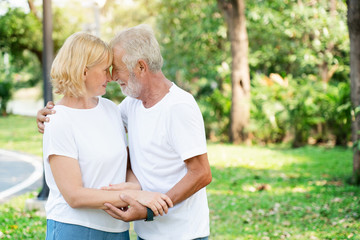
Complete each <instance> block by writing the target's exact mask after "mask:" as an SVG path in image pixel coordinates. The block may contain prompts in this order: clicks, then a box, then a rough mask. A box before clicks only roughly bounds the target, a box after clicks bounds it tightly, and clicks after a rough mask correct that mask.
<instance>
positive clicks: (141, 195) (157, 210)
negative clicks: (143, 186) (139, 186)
mask: <svg viewBox="0 0 360 240" xmlns="http://www.w3.org/2000/svg"><path fill="white" fill-rule="evenodd" d="M126 193H127V194H129V196H131V197H133V198H134V199H135V200H137V201H138V202H139V203H141V204H142V205H144V206H146V207H148V208H150V209H151V210H152V211H153V212H154V215H155V216H158V215H161V216H162V215H164V213H168V209H169V207H173V206H174V205H173V203H172V201H171V199H170V198H169V197H168V196H167V195H165V194H163V193H158V192H149V191H126Z"/></svg>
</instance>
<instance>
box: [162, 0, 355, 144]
mask: <svg viewBox="0 0 360 240" xmlns="http://www.w3.org/2000/svg"><path fill="white" fill-rule="evenodd" d="M246 3H247V5H246V15H247V29H248V36H249V47H250V52H249V64H250V71H251V72H250V73H251V76H252V81H253V83H252V90H251V91H252V101H253V102H252V105H253V107H252V108H253V110H252V113H251V119H252V123H251V125H250V126H249V131H250V132H251V133H252V134H253V136H254V137H255V139H256V140H258V141H263V142H280V141H282V140H284V139H289V138H290V139H293V140H294V146H301V145H303V144H305V143H307V141H308V139H309V138H314V139H315V140H316V141H317V142H321V141H329V140H333V141H336V144H341V145H346V144H347V142H348V140H349V135H350V119H349V116H350V115H347V114H348V113H349V110H350V98H349V97H348V96H349V95H347V94H349V91H348V90H349V81H348V79H349V77H348V76H349V38H348V33H347V27H346V4H345V3H344V2H342V1H337V4H336V9H334V10H331V9H330V4H329V2H328V1H325V0H321V1H317V2H316V4H315V3H314V2H313V1H290V0H286V1H282V0H281V1H280V0H273V1H265V0H257V1H247V2H246ZM159 9H160V13H159V17H158V18H157V27H158V32H160V33H161V35H160V37H159V39H160V41H161V45H162V46H163V55H164V59H165V65H164V72H165V73H166V75H167V76H168V77H169V78H171V79H174V80H175V82H176V83H177V84H178V85H179V86H181V87H183V88H184V89H186V90H188V91H189V92H191V93H192V94H193V95H194V96H195V97H196V99H197V101H198V103H199V105H200V108H201V110H202V113H203V115H204V119H205V125H206V130H207V134H208V137H209V138H210V139H213V140H221V141H224V140H225V141H226V140H227V139H228V138H227V134H228V129H229V116H230V105H231V85H230V73H231V72H230V69H229V65H230V61H231V59H230V58H231V55H230V46H229V42H228V40H227V30H226V26H225V22H224V19H223V16H221V13H220V12H219V9H218V6H217V4H216V2H215V1H191V2H187V1H185V2H184V1H180V0H177V1H160V4H159ZM271 73H277V74H280V77H282V78H284V77H287V78H289V79H290V80H289V81H290V86H289V87H288V88H282V87H281V86H276V85H274V86H271V88H265V87H262V86H261V84H260V85H259V84H258V83H257V82H258V80H257V79H258V78H259V75H261V76H263V75H265V76H269V75H270V74H271ZM322 82H324V84H323V83H322ZM324 92H325V93H324ZM336 101H337V102H336Z"/></svg>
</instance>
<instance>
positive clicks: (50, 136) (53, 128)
mask: <svg viewBox="0 0 360 240" xmlns="http://www.w3.org/2000/svg"><path fill="white" fill-rule="evenodd" d="M56 114H59V115H58V116H56V115H53V117H52V116H50V122H49V123H45V132H44V136H43V154H44V159H46V160H47V161H49V156H50V155H61V156H66V157H71V158H74V159H78V151H77V146H76V142H75V139H74V135H73V132H72V128H71V125H70V124H69V123H67V122H66V121H65V120H64V119H63V118H61V116H60V114H61V113H56Z"/></svg>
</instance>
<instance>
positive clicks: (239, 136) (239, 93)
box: [218, 0, 250, 143]
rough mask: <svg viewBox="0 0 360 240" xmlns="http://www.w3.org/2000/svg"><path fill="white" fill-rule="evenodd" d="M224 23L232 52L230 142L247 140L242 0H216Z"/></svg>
mask: <svg viewBox="0 0 360 240" xmlns="http://www.w3.org/2000/svg"><path fill="white" fill-rule="evenodd" d="M218 5H219V7H220V9H221V10H222V11H223V13H224V16H225V20H226V22H227V26H228V33H229V38H230V43H231V55H232V64H231V67H232V72H231V81H232V99H231V101H232V105H231V120H230V131H231V132H230V141H232V142H233V143H240V142H243V141H245V140H247V138H248V136H247V134H246V131H245V128H246V127H247V126H248V125H249V119H250V73H249V63H248V48H249V43H248V35H247V30H246V17H245V0H218Z"/></svg>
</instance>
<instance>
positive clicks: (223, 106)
mask: <svg viewBox="0 0 360 240" xmlns="http://www.w3.org/2000/svg"><path fill="white" fill-rule="evenodd" d="M43 2H46V3H49V2H50V0H43V1H42V0H27V1H26V0H0V109H1V112H0V148H1V149H6V150H9V151H16V152H18V153H26V154H31V155H34V156H37V157H40V156H41V155H42V147H41V145H42V135H41V134H39V133H38V132H37V127H36V124H35V117H34V116H35V115H36V113H37V111H38V110H39V109H41V108H42V107H43V105H44V102H46V100H44V98H43V96H46V94H44V93H47V92H48V91H44V88H45V89H46V86H45V87H44V79H43V78H44V77H43V76H44V74H43V67H44V66H46V65H50V64H51V58H50V61H48V60H46V61H45V63H44V60H43V59H44V58H43V55H46V54H45V53H49V52H48V51H44V46H43V35H46V34H43V19H48V18H46V17H43ZM346 2H348V3H349V6H352V7H350V8H349V9H348V6H347V3H346ZM44 9H46V7H44ZM50 10H51V14H52V18H50V19H52V29H53V31H52V34H51V35H50V36H52V42H53V53H54V54H53V56H55V54H56V52H57V51H58V50H59V48H60V47H61V46H62V44H63V42H64V40H65V39H66V38H67V37H68V36H70V35H71V34H72V33H74V32H77V31H86V32H90V33H92V34H95V35H97V36H100V37H101V38H102V39H103V40H105V41H110V40H111V38H112V37H113V36H114V35H115V34H116V32H118V31H120V30H122V29H123V28H126V27H132V26H135V25H138V24H141V23H146V24H149V25H151V26H152V27H153V29H154V31H155V34H156V37H157V39H158V41H159V43H160V45H161V51H162V55H163V57H164V66H163V72H164V73H165V75H166V77H167V78H168V79H170V80H171V81H174V82H175V83H176V84H177V85H178V86H180V87H182V88H183V89H185V90H186V91H188V92H190V93H191V94H193V96H194V97H195V99H196V100H197V103H198V104H199V106H200V110H201V111H202V114H203V117H204V121H205V128H206V134H207V139H208V155H209V162H210V165H211V171H212V175H213V180H212V183H211V184H210V185H208V186H207V195H208V200H209V208H210V228H211V239H219V240H232V239H236V240H238V239H261V240H270V239H298V240H304V239H311V240H317V239H318V240H320V239H329V240H330V239H360V221H359V220H360V188H359V185H358V184H359V183H360V157H359V156H360V152H359V149H360V141H359V140H357V139H360V131H358V130H360V115H359V112H360V107H359V105H360V91H359V90H358V89H359V88H360V87H359V85H360V76H359V74H360V73H357V72H356V71H352V74H351V77H350V65H351V69H352V70H353V69H355V68H356V67H358V66H360V64H359V62H360V27H359V26H360V2H359V0H348V1H345V0H191V1H190V0H171V1H169V0H151V1H150V0H87V1H80V0H71V1H70V0H52V1H51V8H50ZM348 10H350V11H348ZM348 12H349V16H348V15H347V14H348ZM45 23H49V22H47V21H45ZM349 32H350V33H349ZM44 33H45V31H44ZM349 34H350V35H351V34H352V36H353V37H352V38H351V40H352V41H351V43H352V44H351V46H352V49H351V50H350V38H349ZM45 49H46V48H45ZM350 56H351V61H350ZM357 74H358V75H357ZM45 85H46V84H45ZM50 93H51V91H50ZM350 96H353V99H351V97H350ZM105 97H107V98H109V99H111V100H113V101H114V102H116V103H119V102H120V101H121V100H122V99H123V98H124V96H123V95H122V93H121V90H120V88H119V86H118V84H117V83H111V84H108V87H107V94H106V96H105ZM53 98H54V101H55V102H56V101H57V99H59V96H57V95H55V94H53ZM45 99H46V98H45ZM352 100H353V101H352ZM352 122H353V128H352ZM351 136H353V137H354V138H353V139H355V140H354V141H352V140H351ZM0 155H1V152H0ZM0 157H1V156H0ZM13 160H14V159H9V160H8V161H9V162H11V161H13ZM0 161H1V159H0ZM2 166H5V165H1V166H0V170H2V171H3V172H4V171H7V170H6V168H4V167H2ZM10 172H11V171H10ZM0 173H1V171H0ZM6 173H8V175H10V176H12V178H14V177H15V174H13V172H11V173H10V174H9V172H6ZM14 173H15V171H14ZM3 175H4V174H3ZM4 176H5V177H3V179H5V178H6V179H5V180H7V181H9V180H11V179H12V178H10V177H6V176H7V175H4ZM356 184H357V185H356ZM43 189H44V188H43ZM39 192H40V189H39V190H37V191H33V192H27V193H26V194H24V195H21V196H17V197H13V198H11V199H10V200H9V201H7V202H6V203H4V204H0V239H44V238H45V229H46V219H45V217H44V216H42V215H41V214H39V212H37V211H34V210H29V209H26V207H25V208H24V206H25V202H26V200H27V199H29V198H34V197H36V196H37V195H38V193H39ZM41 192H43V191H41ZM41 192H40V195H41ZM38 196H39V195H38ZM131 237H132V239H136V236H135V233H134V232H133V231H132V232H131Z"/></svg>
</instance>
